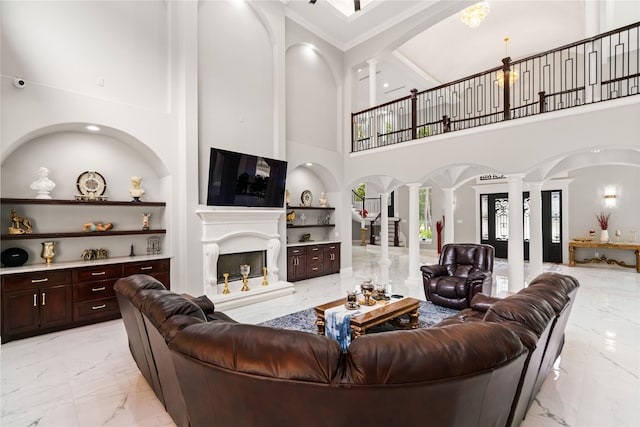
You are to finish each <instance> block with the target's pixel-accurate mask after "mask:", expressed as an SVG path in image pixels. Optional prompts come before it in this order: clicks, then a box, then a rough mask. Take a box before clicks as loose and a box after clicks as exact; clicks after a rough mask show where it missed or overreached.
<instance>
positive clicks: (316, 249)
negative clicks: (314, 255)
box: [311, 248, 320, 251]
mask: <svg viewBox="0 0 640 427" xmlns="http://www.w3.org/2000/svg"><path fill="white" fill-rule="evenodd" d="M311 250H312V251H319V250H320V249H319V248H313V249H311Z"/></svg>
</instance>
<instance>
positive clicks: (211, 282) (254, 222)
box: [196, 207, 294, 309]
mask: <svg viewBox="0 0 640 427" xmlns="http://www.w3.org/2000/svg"><path fill="white" fill-rule="evenodd" d="M284 213H285V210H284V209H256V208H223V207H206V208H202V209H198V210H196V214H197V215H198V216H199V217H200V221H201V224H202V239H201V241H202V253H203V261H204V262H203V288H204V289H203V290H204V294H205V295H207V296H208V297H209V298H210V299H211V300H212V301H214V302H215V303H216V307H218V308H220V309H225V308H234V307H239V306H243V305H248V304H252V303H254V302H258V301H263V300H267V299H272V298H276V297H279V296H283V295H288V294H291V293H293V291H294V288H293V284H291V283H289V282H286V281H282V280H280V279H279V268H278V258H279V257H280V252H281V238H280V234H279V231H278V229H279V221H280V219H281V218H282V216H283V215H284ZM252 251H266V252H267V262H266V265H267V275H268V282H269V285H268V286H262V285H261V283H262V279H261V278H254V279H252V280H249V288H250V290H249V291H247V292H241V291H240V290H239V289H240V287H241V281H235V282H230V286H229V288H230V289H231V293H230V294H222V290H223V288H224V285H222V284H221V285H218V284H217V277H218V276H217V262H218V257H219V256H220V255H221V254H231V253H241V252H252ZM258 279H259V280H258Z"/></svg>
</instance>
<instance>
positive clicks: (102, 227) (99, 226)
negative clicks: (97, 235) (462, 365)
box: [82, 222, 113, 231]
mask: <svg viewBox="0 0 640 427" xmlns="http://www.w3.org/2000/svg"><path fill="white" fill-rule="evenodd" d="M112 228H113V224H112V223H110V222H107V223H106V224H103V223H102V222H87V223H86V224H83V225H82V231H108V230H111V229H112Z"/></svg>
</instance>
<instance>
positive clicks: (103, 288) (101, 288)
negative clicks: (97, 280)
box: [91, 286, 107, 292]
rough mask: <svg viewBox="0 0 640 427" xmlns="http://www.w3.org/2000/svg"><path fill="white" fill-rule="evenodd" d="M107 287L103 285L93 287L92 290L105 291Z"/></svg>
mask: <svg viewBox="0 0 640 427" xmlns="http://www.w3.org/2000/svg"><path fill="white" fill-rule="evenodd" d="M105 289H107V287H106V286H101V287H99V288H91V292H100V291H104V290H105Z"/></svg>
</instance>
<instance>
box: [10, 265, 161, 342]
mask: <svg viewBox="0 0 640 427" xmlns="http://www.w3.org/2000/svg"><path fill="white" fill-rule="evenodd" d="M169 273H170V260H169V259H153V260H147V261H135V262H115V263H113V264H95V265H90V266H86V267H85V266H82V267H75V268H62V269H58V270H48V271H33V272H29V273H16V274H4V275H2V281H1V282H0V283H1V285H2V293H1V295H2V325H1V329H2V343H5V342H8V341H10V340H13V339H18V338H25V337H29V336H34V335H40V334H44V333H48V332H53V331H58V330H61V329H69V328H74V327H77V326H82V325H87V324H91V323H96V322H102V321H105V320H112V319H117V318H118V317H120V309H119V307H118V301H117V299H116V296H115V292H114V290H113V285H114V284H115V283H116V281H117V280H118V279H119V278H121V277H126V276H130V275H132V274H148V275H150V276H153V277H155V278H156V279H158V280H159V281H160V282H162V284H163V285H165V286H166V287H167V289H169V285H170V284H169V277H170V274H169Z"/></svg>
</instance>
